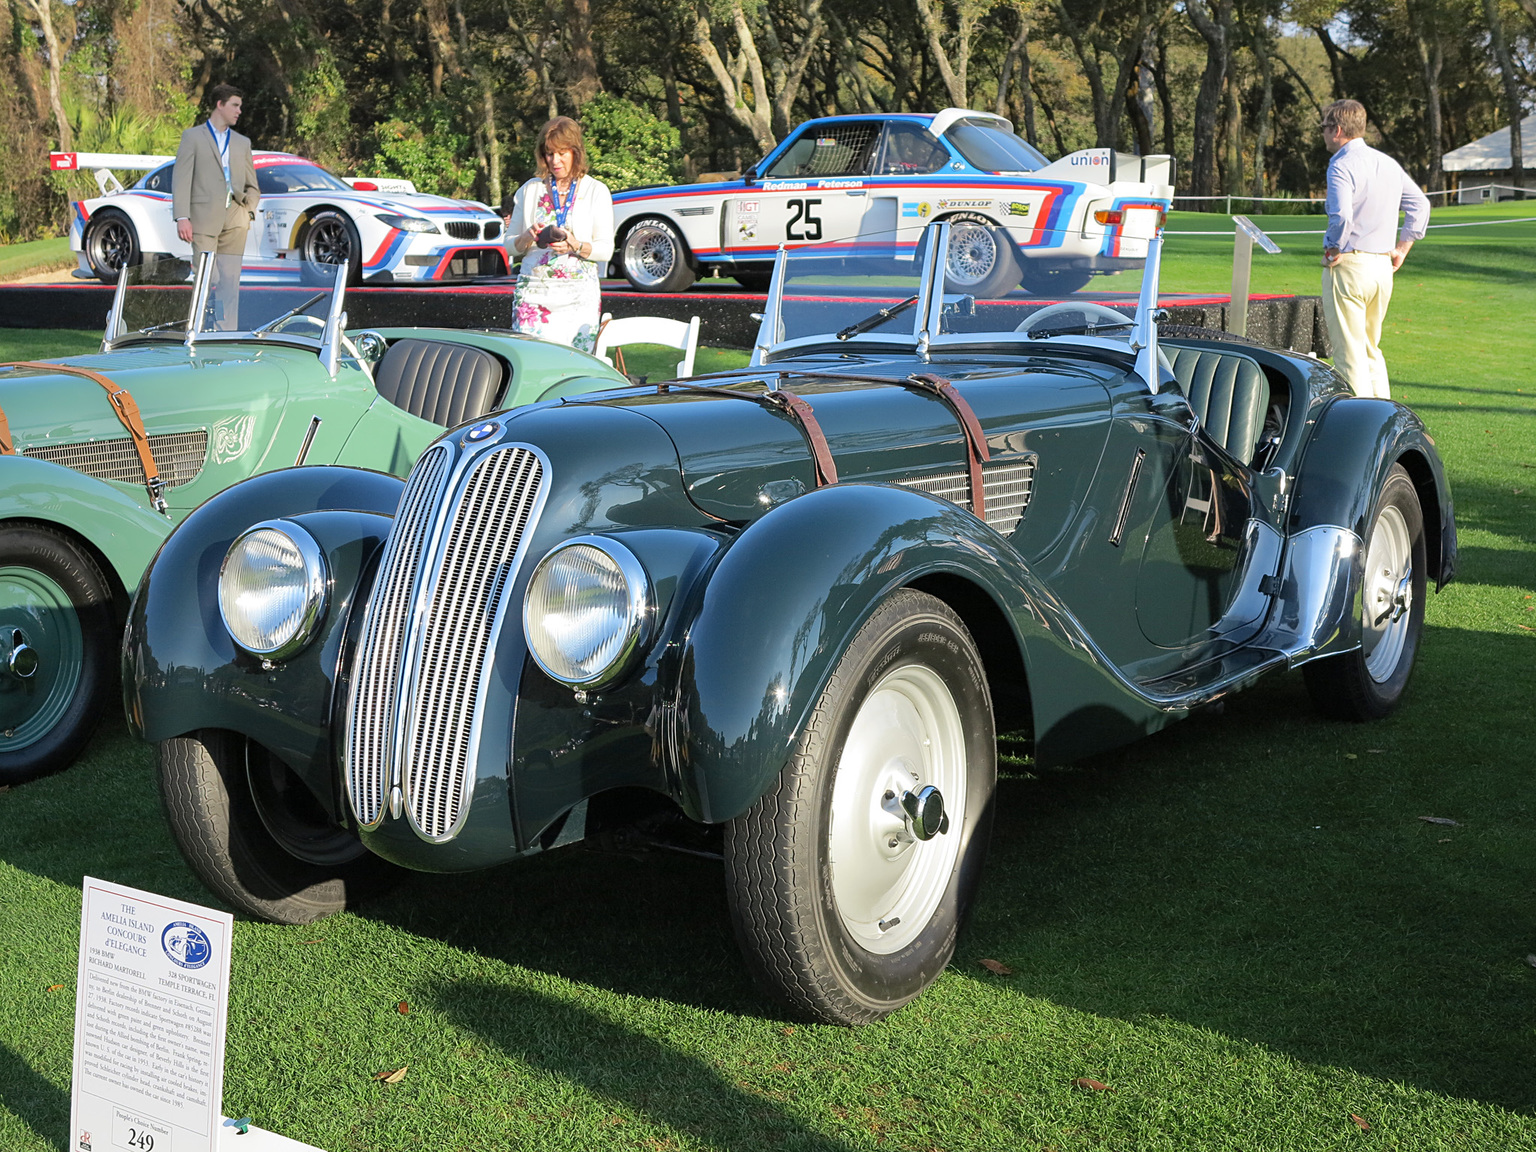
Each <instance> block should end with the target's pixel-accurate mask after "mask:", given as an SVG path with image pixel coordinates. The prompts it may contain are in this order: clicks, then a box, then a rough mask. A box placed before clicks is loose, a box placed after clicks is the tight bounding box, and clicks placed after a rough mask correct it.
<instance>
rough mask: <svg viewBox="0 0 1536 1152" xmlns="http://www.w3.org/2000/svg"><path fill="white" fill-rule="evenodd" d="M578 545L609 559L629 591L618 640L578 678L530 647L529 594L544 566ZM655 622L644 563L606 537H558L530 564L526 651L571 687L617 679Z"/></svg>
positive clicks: (645, 641) (525, 615) (525, 599)
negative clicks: (601, 660) (593, 668)
mask: <svg viewBox="0 0 1536 1152" xmlns="http://www.w3.org/2000/svg"><path fill="white" fill-rule="evenodd" d="M578 547H585V548H591V549H593V550H594V551H596V552H600V553H602V554H603V555H604V556H605V557H607V558H608V559H609V560H610V561H612V562H613V564H614V566H615V567H617V568H618V570H619V574H620V575H621V576H622V577H623V578H624V583H625V586H626V587H627V589H628V592H629V595H628V602H627V604H626V617H625V626H624V629H623V631H622V641H621V642H620V644H619V646H618V648H617V649H616V651H615V653H614V655H613V657H612V658H611V659H610V660H609V661H608V663H607V664H605V665H604V666H603V667H602V668H599V669H597V670H596V671H594V672H592V673H591V674H589V675H587V676H585V677H581V678H575V677H571V676H567V675H564V674H562V673H561V672H559V671H557V670H556V669H554V668H552V667H550V665H549V664H548V662H546V661H545V659H544V657H543V656H541V655H540V654H539V652H538V650H537V648H536V647H535V646H534V644H533V642H532V638H531V637H532V629H531V628H530V617H531V613H532V611H533V602H534V601H533V595H532V593H533V590H534V588H535V587H536V585H537V583H538V581H539V579H540V577H541V576H542V575H543V574H544V573H545V572H546V571H547V566H548V565H549V564H550V563H551V562H553V561H554V560H556V559H558V558H559V556H560V555H561V554H562V553H564V552H567V551H569V550H571V549H573V548H578ZM655 625H656V595H655V590H654V589H653V587H652V585H651V577H650V573H649V572H647V571H646V570H645V565H643V564H641V563H640V559H639V557H637V556H636V555H635V554H634V553H633V552H631V551H630V550H629V549H628V548H626V547H625V546H624V545H623V544H621V543H620V542H619V541H617V540H615V539H613V538H612V537H609V536H591V535H589V536H572V537H571V538H570V539H568V540H562V541H561V542H560V543H559V544H556V545H555V546H554V547H553V548H551V549H550V550H549V551H548V552H546V553H544V555H543V556H542V557H540V558H539V561H538V563H537V564H535V565H534V566H533V571H532V574H531V575H530V576H529V578H528V587H527V589H526V590H525V591H524V593H523V638H524V641H525V642H526V643H527V646H528V654H529V655H530V656H531V657H532V658H533V662H534V663H535V664H537V665H538V666H539V669H540V670H541V671H542V672H543V673H544V674H545V675H546V676H548V677H549V678H550V679H551V680H554V681H555V682H556V683H558V684H564V685H567V686H568V687H571V688H576V689H581V690H586V689H592V688H605V687H607V686H609V685H611V684H613V683H615V682H616V681H618V680H619V679H621V678H622V677H623V676H624V675H625V674H626V673H627V672H628V671H629V670H630V668H631V666H632V665H633V663H634V660H635V656H636V654H637V653H638V652H640V651H642V650H644V649H645V648H646V647H647V646H648V645H649V644H650V642H651V637H652V633H653V632H654V630H655Z"/></svg>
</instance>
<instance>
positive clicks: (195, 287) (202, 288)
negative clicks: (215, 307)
mask: <svg viewBox="0 0 1536 1152" xmlns="http://www.w3.org/2000/svg"><path fill="white" fill-rule="evenodd" d="M212 287H213V253H212V252H204V253H203V254H202V255H201V256H199V257H198V258H197V277H196V278H195V279H194V280H193V282H192V311H191V312H190V313H188V315H187V341H186V343H187V347H188V348H191V347H192V346H193V345H195V344H196V343H197V332H198V329H199V328H200V327H202V323H203V313H204V312H205V311H207V308H208V293H209V290H210V289H211V288H212Z"/></svg>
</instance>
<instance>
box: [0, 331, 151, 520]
mask: <svg viewBox="0 0 1536 1152" xmlns="http://www.w3.org/2000/svg"><path fill="white" fill-rule="evenodd" d="M0 368H34V369H36V370H37V371H39V372H56V373H58V374H60V375H63V376H79V377H80V378H81V379H82V380H93V381H95V382H96V383H97V384H99V385H101V387H102V388H104V389H106V393H107V399H108V400H109V401H110V402H111V404H112V411H113V412H115V413H116V414H117V418H118V420H119V421H120V422H121V423H122V425H123V427H124V428H126V429H127V430H128V436H129V438H130V439H132V441H133V447H134V450H135V451H136V452H138V454H139V464H140V465H141V466H142V467H143V469H144V489H145V491H146V492H148V493H149V502H150V503H151V504H152V505H153V506H154V509H155V511H156V512H164V511H165V494H164V493H165V482H164V481H162V480H161V479H160V468H159V466H158V465H156V464H155V454H154V453H153V452H151V451H150V448H149V433H147V432H145V431H144V417H143V416H142V415H140V413H139V406H138V404H136V403H135V402H134V399H133V397H132V396H131V395H129V393H128V389H126V388H121V387H119V386H118V385H117V384H116V383H114V382H113V381H112V380H110V379H108V378H107V377H106V376H103V375H102V374H101V373H100V372H95V371H92V370H91V369H90V368H79V367H76V366H75V365H73V364H49V363H46V362H44V361H40V360H17V361H14V362H12V363H8V364H0ZM6 431H7V432H9V429H6ZM6 440H7V441H9V440H10V437H9V435H7V436H6Z"/></svg>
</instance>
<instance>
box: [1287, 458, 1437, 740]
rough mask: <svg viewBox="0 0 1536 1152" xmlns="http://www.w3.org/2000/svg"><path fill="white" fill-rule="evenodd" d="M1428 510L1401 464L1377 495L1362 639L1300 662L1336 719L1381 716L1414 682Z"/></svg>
mask: <svg viewBox="0 0 1536 1152" xmlns="http://www.w3.org/2000/svg"><path fill="white" fill-rule="evenodd" d="M1425 568H1426V563H1425V547H1424V513H1423V509H1422V508H1421V507H1420V505H1419V494H1418V492H1417V491H1416V490H1415V489H1414V487H1413V481H1412V480H1411V479H1410V478H1409V476H1408V473H1407V472H1406V471H1404V470H1403V466H1402V465H1401V464H1394V465H1393V466H1392V470H1391V471H1390V472H1388V473H1387V479H1386V482H1385V483H1384V484H1382V486H1381V491H1380V492H1378V493H1377V495H1376V509H1375V512H1374V514H1373V515H1372V517H1371V530H1370V535H1369V537H1368V538H1367V540H1366V541H1365V565H1364V569H1363V573H1362V583H1361V593H1360V647H1359V648H1357V649H1355V651H1353V652H1345V653H1343V654H1342V655H1339V656H1329V657H1326V658H1325V659H1322V660H1314V661H1312V662H1311V663H1310V664H1306V665H1304V666H1303V667H1302V673H1303V675H1304V676H1305V678H1306V683H1307V691H1308V693H1309V694H1310V695H1311V697H1312V701H1313V703H1314V704H1316V705H1317V708H1318V710H1319V711H1320V712H1322V713H1323V715H1325V716H1328V717H1330V718H1332V719H1335V720H1379V719H1381V718H1382V717H1383V716H1386V715H1388V714H1389V713H1390V712H1391V711H1392V710H1393V709H1394V708H1396V707H1397V704H1398V701H1399V700H1401V699H1402V695H1403V690H1404V689H1405V688H1406V687H1407V686H1408V677H1409V674H1410V673H1412V671H1413V660H1414V657H1415V656H1416V655H1417V654H1418V650H1419V636H1420V634H1421V633H1422V632H1423V631H1424V589H1425Z"/></svg>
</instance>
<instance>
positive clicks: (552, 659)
mask: <svg viewBox="0 0 1536 1152" xmlns="http://www.w3.org/2000/svg"><path fill="white" fill-rule="evenodd" d="M652 614H653V613H652V599H651V582H650V580H649V578H648V577H647V576H646V574H645V569H644V568H642V567H641V565H640V561H639V560H637V559H635V556H634V554H633V553H632V552H630V551H629V549H627V548H624V547H622V546H621V545H619V544H616V543H615V542H614V541H612V540H605V539H603V538H601V537H596V536H583V537H578V538H576V539H575V540H568V541H566V542H565V543H564V544H562V545H560V546H559V547H558V548H556V549H555V550H554V551H552V552H550V553H549V554H548V555H547V556H545V557H544V559H543V560H541V561H539V566H538V567H537V568H535V569H534V572H533V577H532V579H530V580H529V581H528V595H527V598H526V599H524V601H523V635H524V636H526V637H527V639H528V651H529V652H531V653H532V654H533V658H534V660H536V661H537V662H538V665H539V667H540V668H542V669H544V671H545V672H547V673H549V675H551V676H552V677H554V678H555V679H556V680H559V681H561V682H562V683H565V684H571V685H582V686H586V685H596V684H600V683H603V682H605V681H608V680H612V679H613V678H614V677H616V676H617V675H618V674H619V673H620V672H622V671H623V670H624V666H625V664H626V663H627V662H628V659H629V657H630V655H631V654H632V653H633V652H634V651H635V649H636V648H637V647H639V645H640V644H641V643H642V641H643V640H644V639H645V633H646V631H647V630H648V629H649V627H650V623H651V617H652Z"/></svg>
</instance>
